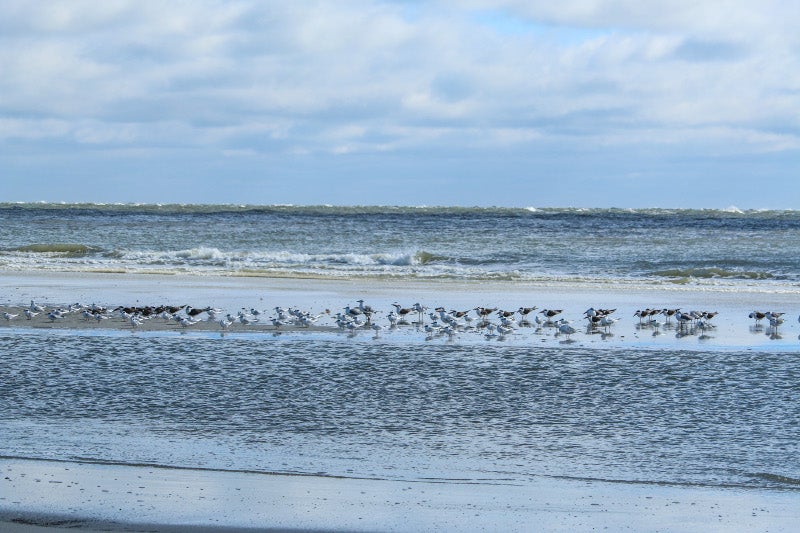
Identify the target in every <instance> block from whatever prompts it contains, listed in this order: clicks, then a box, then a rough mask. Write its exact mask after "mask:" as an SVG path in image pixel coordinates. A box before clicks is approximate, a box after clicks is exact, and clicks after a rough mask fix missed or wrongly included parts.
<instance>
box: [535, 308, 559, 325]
mask: <svg viewBox="0 0 800 533" xmlns="http://www.w3.org/2000/svg"><path fill="white" fill-rule="evenodd" d="M561 311H562V310H561V309H542V310H541V311H539V314H540V315H544V317H545V318H546V319H547V321H548V322H550V321H551V320H552V318H553V317H554V316H556V315H558V314H559V313H561Z"/></svg>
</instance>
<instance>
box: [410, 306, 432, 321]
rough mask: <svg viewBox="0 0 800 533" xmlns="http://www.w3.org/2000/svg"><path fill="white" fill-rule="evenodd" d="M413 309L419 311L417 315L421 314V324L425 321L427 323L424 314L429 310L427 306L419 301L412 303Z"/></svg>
mask: <svg viewBox="0 0 800 533" xmlns="http://www.w3.org/2000/svg"><path fill="white" fill-rule="evenodd" d="M411 309H412V310H413V311H416V312H417V315H419V322H420V323H421V324H424V323H425V316H424V314H425V311H427V310H428V308H427V307H425V306H424V305H420V303H419V302H417V303H415V304H414V305H412V306H411Z"/></svg>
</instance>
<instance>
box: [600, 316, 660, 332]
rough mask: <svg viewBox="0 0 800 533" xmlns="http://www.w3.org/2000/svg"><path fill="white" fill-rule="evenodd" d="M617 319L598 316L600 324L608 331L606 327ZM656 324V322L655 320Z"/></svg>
mask: <svg viewBox="0 0 800 533" xmlns="http://www.w3.org/2000/svg"><path fill="white" fill-rule="evenodd" d="M617 321H619V319H618V318H611V317H609V316H604V317H601V318H600V325H601V326H603V327H604V328H606V331H608V328H610V327H611V326H613V325H614V324H616V323H617ZM656 324H658V323H657V322H656Z"/></svg>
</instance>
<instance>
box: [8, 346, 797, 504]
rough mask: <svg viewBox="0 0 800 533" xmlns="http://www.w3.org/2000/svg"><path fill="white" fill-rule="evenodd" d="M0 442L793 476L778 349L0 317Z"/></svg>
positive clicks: (360, 463)
mask: <svg viewBox="0 0 800 533" xmlns="http://www.w3.org/2000/svg"><path fill="white" fill-rule="evenodd" d="M0 352H1V353H3V354H5V355H4V357H3V358H2V359H0V432H2V434H3V439H2V440H1V441H0V455H2V456H11V457H36V458H50V459H76V458H78V459H88V460H98V461H103V462H118V463H123V464H142V463H146V464H164V465H172V466H185V467H191V468H215V469H216V468H218V469H226V470H248V471H265V472H293V473H323V474H326V475H342V476H351V477H368V478H381V479H415V480H420V479H430V478H433V479H437V480H452V479H462V480H463V479H467V480H473V481H477V480H481V481H486V482H496V483H505V482H514V483H526V482H530V481H531V480H533V479H535V478H536V477H537V476H543V475H544V476H557V477H575V478H582V479H585V478H597V479H609V480H621V481H635V482H645V483H678V484H681V483H687V484H698V485H711V486H728V485H734V486H753V487H780V488H785V489H796V488H798V487H800V461H798V457H800V453H799V452H800V444H798V443H800V404H798V403H797V401H796V398H797V394H798V389H799V388H800V386H799V385H798V383H800V380H799V378H800V361H798V358H797V354H796V353H793V352H784V351H780V350H775V351H758V352H752V351H736V350H733V351H727V350H716V351H703V350H694V351H684V350H671V349H658V350H656V349H644V348H624V349H623V348H619V347H612V348H610V349H607V350H605V349H592V350H586V349H583V348H572V347H569V346H533V347H523V346H504V345H499V344H497V343H492V344H488V343H487V344H478V343H472V344H470V343H453V344H436V345H432V344H420V343H409V342H402V341H401V342H395V341H393V340H392V339H386V340H380V339H379V340H377V341H376V340H369V341H367V340H366V339H359V338H354V339H348V338H328V337H325V336H321V337H319V338H318V337H317V336H314V335H311V336H302V337H297V336H289V337H262V338H248V337H235V336H229V337H224V338H208V337H200V336H180V337H176V336H168V335H154V336H140V335H130V334H125V335H113V334H111V335H102V334H91V335H86V334H69V335H64V334H63V333H58V332H36V333H30V334H23V335H21V334H7V333H2V334H0Z"/></svg>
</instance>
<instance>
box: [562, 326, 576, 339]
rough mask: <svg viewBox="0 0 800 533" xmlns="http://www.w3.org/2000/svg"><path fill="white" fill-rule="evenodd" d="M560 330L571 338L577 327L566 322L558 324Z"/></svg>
mask: <svg viewBox="0 0 800 533" xmlns="http://www.w3.org/2000/svg"><path fill="white" fill-rule="evenodd" d="M558 332H559V333H562V334H564V335H566V336H567V339H569V336H570V335H572V334H573V333H575V332H576V329H575V328H573V327H572V326H570V325H569V324H567V323H566V322H564V323H562V324H561V325H559V326H558Z"/></svg>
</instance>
